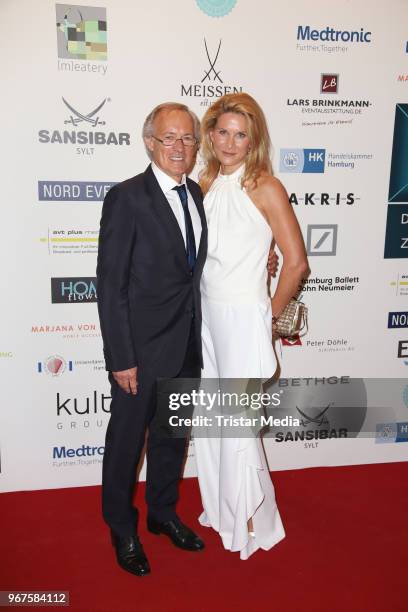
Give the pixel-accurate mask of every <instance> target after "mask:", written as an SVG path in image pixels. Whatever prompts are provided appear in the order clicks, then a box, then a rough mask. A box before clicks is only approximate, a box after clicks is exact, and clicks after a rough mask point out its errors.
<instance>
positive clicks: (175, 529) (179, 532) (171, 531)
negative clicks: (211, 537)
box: [147, 518, 204, 550]
mask: <svg viewBox="0 0 408 612" xmlns="http://www.w3.org/2000/svg"><path fill="white" fill-rule="evenodd" d="M147 528H148V530H149V531H150V532H151V533H154V534H156V535H160V534H161V533H164V535H166V536H168V537H169V538H170V540H171V541H172V542H173V544H175V546H178V547H179V548H182V549H183V550H202V549H203V548H204V542H203V541H202V540H201V539H200V538H199V537H198V536H197V535H196V534H195V533H194V531H192V530H191V529H190V528H189V527H187V526H186V525H183V523H182V522H181V521H180V519H179V518H175V519H174V520H172V521H167V522H165V523H159V522H158V521H155V520H154V519H151V518H148V519H147Z"/></svg>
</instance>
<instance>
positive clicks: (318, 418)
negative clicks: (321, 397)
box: [296, 404, 333, 427]
mask: <svg viewBox="0 0 408 612" xmlns="http://www.w3.org/2000/svg"><path fill="white" fill-rule="evenodd" d="M330 406H333V404H328V405H327V406H326V407H325V408H323V410H322V411H321V412H319V413H318V414H317V415H316V416H315V417H311V416H309V415H308V414H306V413H305V412H303V411H302V410H301V409H300V408H299V407H298V406H296V410H297V411H298V412H300V414H301V415H302V417H303V419H302V420H301V425H302V426H303V427H305V426H306V425H308V424H309V423H315V424H316V425H318V426H319V427H321V426H322V425H323V424H324V423H328V422H329V421H328V420H327V418H326V417H325V416H324V415H325V413H326V412H327V410H328V409H329V408H330Z"/></svg>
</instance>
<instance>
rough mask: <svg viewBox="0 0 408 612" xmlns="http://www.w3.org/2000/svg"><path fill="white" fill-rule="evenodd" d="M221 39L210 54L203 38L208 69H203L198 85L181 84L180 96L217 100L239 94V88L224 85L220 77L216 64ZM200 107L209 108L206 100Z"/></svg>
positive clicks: (240, 89) (240, 88)
mask: <svg viewBox="0 0 408 612" xmlns="http://www.w3.org/2000/svg"><path fill="white" fill-rule="evenodd" d="M221 43H222V41H221V39H220V40H219V42H218V47H217V50H216V51H215V52H213V53H211V52H210V50H209V47H208V44H207V41H206V39H205V38H204V48H205V53H206V56H207V60H208V65H209V67H208V68H205V70H204V75H203V77H202V79H201V81H200V83H195V84H189V85H184V84H181V96H182V97H185V96H190V97H194V98H219V97H221V96H223V95H225V94H227V93H239V92H241V91H242V87H241V86H236V85H225V84H224V81H223V79H222V77H221V69H219V68H218V67H217V66H216V64H217V61H218V57H219V55H220V50H221ZM201 106H209V102H208V100H203V102H202V103H201Z"/></svg>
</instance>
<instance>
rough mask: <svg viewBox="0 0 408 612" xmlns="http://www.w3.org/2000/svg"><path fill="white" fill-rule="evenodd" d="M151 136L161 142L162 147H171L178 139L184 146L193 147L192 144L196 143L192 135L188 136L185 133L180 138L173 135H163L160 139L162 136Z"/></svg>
mask: <svg viewBox="0 0 408 612" xmlns="http://www.w3.org/2000/svg"><path fill="white" fill-rule="evenodd" d="M152 138H154V139H155V140H157V142H161V143H162V145H163V146H164V147H172V146H173V145H175V144H176V142H177V141H178V140H181V142H182V143H183V145H184V146H185V147H194V145H196V144H197V142H198V140H197V138H194V136H190V135H189V134H186V135H185V136H182V137H181V138H176V137H175V136H165V137H164V138H163V139H162V138H156V136H153V135H152Z"/></svg>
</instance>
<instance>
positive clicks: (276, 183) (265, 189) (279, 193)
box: [251, 172, 288, 206]
mask: <svg viewBox="0 0 408 612" xmlns="http://www.w3.org/2000/svg"><path fill="white" fill-rule="evenodd" d="M251 195H253V196H254V197H255V198H256V199H257V200H258V201H259V202H260V203H262V204H263V205H264V206H268V205H271V204H272V205H273V204H274V203H276V204H278V203H279V202H280V201H282V200H284V201H285V202H286V201H287V200H288V194H287V192H286V189H285V187H284V186H283V185H282V183H281V182H280V180H279V179H278V178H276V176H272V174H268V173H266V172H265V173H264V174H261V176H260V177H259V178H258V180H257V185H256V187H255V188H253V189H252V190H251Z"/></svg>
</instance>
